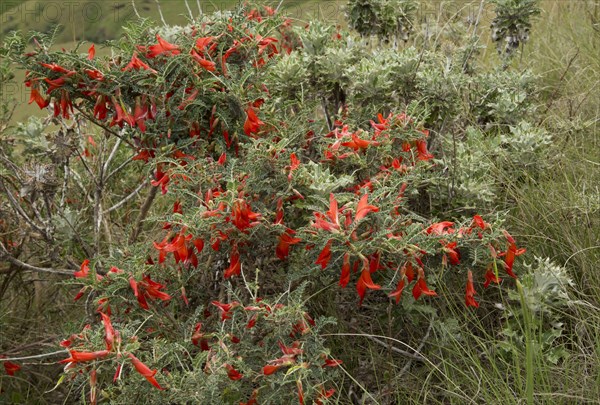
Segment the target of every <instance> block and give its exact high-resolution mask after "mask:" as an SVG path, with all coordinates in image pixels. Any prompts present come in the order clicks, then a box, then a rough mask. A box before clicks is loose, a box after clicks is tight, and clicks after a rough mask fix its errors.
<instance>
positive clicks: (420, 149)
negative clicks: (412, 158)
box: [416, 139, 434, 160]
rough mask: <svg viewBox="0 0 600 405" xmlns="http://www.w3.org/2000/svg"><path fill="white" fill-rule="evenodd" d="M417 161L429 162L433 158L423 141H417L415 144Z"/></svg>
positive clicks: (425, 142)
mask: <svg viewBox="0 0 600 405" xmlns="http://www.w3.org/2000/svg"><path fill="white" fill-rule="evenodd" d="M416 143H417V159H419V160H430V159H433V158H434V156H433V155H432V154H431V153H429V151H428V150H427V141H426V140H425V139H419V140H418V141H417V142H416Z"/></svg>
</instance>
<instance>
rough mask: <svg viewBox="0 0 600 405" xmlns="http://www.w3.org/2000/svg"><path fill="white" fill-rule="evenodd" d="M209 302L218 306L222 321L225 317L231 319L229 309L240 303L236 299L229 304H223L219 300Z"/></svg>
mask: <svg viewBox="0 0 600 405" xmlns="http://www.w3.org/2000/svg"><path fill="white" fill-rule="evenodd" d="M211 304H213V305H214V306H215V307H217V308H219V311H221V322H224V321H225V320H226V319H231V312H230V311H231V310H232V309H233V308H235V307H238V306H240V303H239V302H237V301H233V302H231V303H229V304H224V303H222V302H219V301H213V302H211Z"/></svg>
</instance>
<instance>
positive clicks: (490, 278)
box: [483, 266, 502, 288]
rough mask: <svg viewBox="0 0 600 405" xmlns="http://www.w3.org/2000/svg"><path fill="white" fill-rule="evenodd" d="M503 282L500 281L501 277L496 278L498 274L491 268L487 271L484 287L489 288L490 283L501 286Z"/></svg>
mask: <svg viewBox="0 0 600 405" xmlns="http://www.w3.org/2000/svg"><path fill="white" fill-rule="evenodd" d="M501 281H502V279H500V277H498V276H496V273H494V271H493V270H492V267H491V266H489V267H488V269H487V271H486V272H485V283H483V287H484V288H488V287H489V285H490V283H496V284H500V282H501Z"/></svg>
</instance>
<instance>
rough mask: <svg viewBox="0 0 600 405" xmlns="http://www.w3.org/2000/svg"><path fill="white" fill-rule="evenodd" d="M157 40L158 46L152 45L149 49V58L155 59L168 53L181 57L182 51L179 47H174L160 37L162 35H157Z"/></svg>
mask: <svg viewBox="0 0 600 405" xmlns="http://www.w3.org/2000/svg"><path fill="white" fill-rule="evenodd" d="M156 40H157V41H158V44H156V45H151V46H149V47H148V57H149V58H155V57H157V56H158V55H162V54H163V53H168V54H170V55H179V54H180V53H181V51H180V50H179V47H178V46H177V45H173V44H171V43H169V42H167V41H165V40H164V39H162V38H161V37H160V35H158V34H156Z"/></svg>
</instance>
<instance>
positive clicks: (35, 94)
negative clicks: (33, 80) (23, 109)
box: [29, 86, 50, 109]
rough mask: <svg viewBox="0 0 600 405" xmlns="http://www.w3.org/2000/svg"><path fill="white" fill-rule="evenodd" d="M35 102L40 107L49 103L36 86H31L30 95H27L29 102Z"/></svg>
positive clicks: (44, 106)
mask: <svg viewBox="0 0 600 405" xmlns="http://www.w3.org/2000/svg"><path fill="white" fill-rule="evenodd" d="M34 101H35V102H36V104H37V105H38V107H39V108H40V109H42V108H46V107H47V106H48V104H50V100H49V99H48V100H46V99H45V98H44V97H43V96H42V95H41V94H40V92H39V91H38V89H37V86H32V87H31V96H30V97H29V104H31V103H33V102H34Z"/></svg>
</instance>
